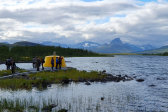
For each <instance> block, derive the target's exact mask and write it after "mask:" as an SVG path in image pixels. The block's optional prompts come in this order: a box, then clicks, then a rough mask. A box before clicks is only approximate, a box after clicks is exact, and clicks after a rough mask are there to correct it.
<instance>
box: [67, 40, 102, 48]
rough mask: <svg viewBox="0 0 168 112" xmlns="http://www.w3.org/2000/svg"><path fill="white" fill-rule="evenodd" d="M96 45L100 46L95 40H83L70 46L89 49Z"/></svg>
mask: <svg viewBox="0 0 168 112" xmlns="http://www.w3.org/2000/svg"><path fill="white" fill-rule="evenodd" d="M98 46H100V44H98V43H95V42H90V41H85V42H82V43H78V44H75V45H71V46H70V47H72V48H81V49H88V50H89V49H92V48H95V47H98Z"/></svg>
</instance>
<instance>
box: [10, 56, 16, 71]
mask: <svg viewBox="0 0 168 112" xmlns="http://www.w3.org/2000/svg"><path fill="white" fill-rule="evenodd" d="M15 69H16V64H15V61H14V60H13V59H11V71H12V74H14V73H15Z"/></svg>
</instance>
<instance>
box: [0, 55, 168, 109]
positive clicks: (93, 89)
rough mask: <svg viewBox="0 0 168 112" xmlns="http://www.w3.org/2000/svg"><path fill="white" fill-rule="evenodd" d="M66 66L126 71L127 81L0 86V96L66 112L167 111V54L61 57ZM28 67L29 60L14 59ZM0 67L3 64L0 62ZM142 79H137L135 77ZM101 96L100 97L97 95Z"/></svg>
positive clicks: (117, 73) (121, 73)
mask: <svg viewBox="0 0 168 112" xmlns="http://www.w3.org/2000/svg"><path fill="white" fill-rule="evenodd" d="M65 60H66V61H67V63H66V64H67V66H68V67H74V68H77V69H78V70H86V71H92V70H96V71H103V70H106V72H107V73H110V74H113V75H128V76H131V77H134V78H135V80H133V81H128V82H108V83H92V84H91V85H90V86H87V85H85V84H84V83H71V84H69V85H61V84H57V85H55V84H54V85H52V86H51V87H49V88H48V89H46V90H43V91H38V90H36V89H35V88H34V89H33V90H31V91H27V90H21V91H10V90H0V98H1V99H4V98H6V99H10V100H20V101H21V102H25V101H26V102H28V103H27V105H31V104H34V105H39V106H43V105H47V104H53V103H54V104H58V106H57V107H56V108H54V109H53V111H57V110H59V109H61V108H66V109H68V110H69V111H70V112H74V111H76V112H111V111H114V112H127V111H130V112H131V111H132V112H135V111H136V112H143V111H147V112H151V111H154V112H162V111H163V112H167V111H168V57H166V56H165V57H163V56H118V55H117V56H115V57H73V58H65ZM17 66H18V67H20V68H25V69H30V68H32V64H30V63H22V64H21V63H18V64H17ZM0 68H1V70H2V69H5V65H0ZM140 78H142V79H144V80H145V81H144V82H137V81H136V79H140ZM102 97H103V98H104V100H101V98H102Z"/></svg>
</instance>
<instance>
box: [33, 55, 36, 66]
mask: <svg viewBox="0 0 168 112" xmlns="http://www.w3.org/2000/svg"><path fill="white" fill-rule="evenodd" d="M32 61H33V68H36V58H35V57H33V60H32Z"/></svg>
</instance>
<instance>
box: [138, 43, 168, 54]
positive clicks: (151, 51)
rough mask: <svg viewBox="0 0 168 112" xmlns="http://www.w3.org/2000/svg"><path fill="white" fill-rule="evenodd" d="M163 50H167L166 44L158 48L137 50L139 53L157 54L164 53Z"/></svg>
mask: <svg viewBox="0 0 168 112" xmlns="http://www.w3.org/2000/svg"><path fill="white" fill-rule="evenodd" d="M164 52H168V45H167V46H163V47H160V48H158V49H154V50H147V51H143V52H139V53H141V54H159V53H164Z"/></svg>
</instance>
